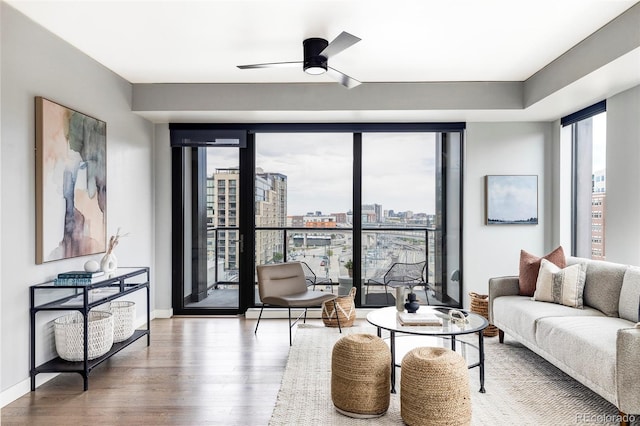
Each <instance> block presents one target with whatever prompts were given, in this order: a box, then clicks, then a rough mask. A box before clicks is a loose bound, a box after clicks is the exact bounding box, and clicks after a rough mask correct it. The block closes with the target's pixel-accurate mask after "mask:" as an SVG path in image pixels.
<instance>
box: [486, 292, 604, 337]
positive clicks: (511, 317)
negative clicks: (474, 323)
mask: <svg viewBox="0 0 640 426" xmlns="http://www.w3.org/2000/svg"><path fill="white" fill-rule="evenodd" d="M568 316H580V317H582V316H600V317H603V316H604V314H603V313H602V312H600V311H598V310H597V309H593V308H589V307H585V308H584V309H576V308H570V307H569V306H565V305H557V304H555V303H545V302H536V301H534V300H533V299H532V298H530V297H526V296H502V297H496V299H495V300H494V301H493V324H494V325H495V326H496V327H498V328H500V329H502V330H503V331H507V332H509V334H518V336H517V337H520V338H522V339H524V340H526V341H528V342H531V343H535V342H536V322H537V321H538V320H539V319H540V318H546V317H568Z"/></svg>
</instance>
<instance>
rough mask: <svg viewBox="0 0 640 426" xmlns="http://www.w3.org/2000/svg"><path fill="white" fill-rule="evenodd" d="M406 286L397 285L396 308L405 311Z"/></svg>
mask: <svg viewBox="0 0 640 426" xmlns="http://www.w3.org/2000/svg"><path fill="white" fill-rule="evenodd" d="M405 290H406V289H405V288H404V287H396V309H397V310H398V312H404V292H405Z"/></svg>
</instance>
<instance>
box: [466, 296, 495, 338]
mask: <svg viewBox="0 0 640 426" xmlns="http://www.w3.org/2000/svg"><path fill="white" fill-rule="evenodd" d="M469 296H470V297H471V312H474V313H476V314H478V315H482V316H483V317H485V318H486V319H487V320H488V319H489V295H488V294H478V293H475V292H471V293H469ZM497 334H498V327H496V326H495V325H493V324H489V327H487V328H485V329H484V335H485V336H487V337H493V336H496V335H497Z"/></svg>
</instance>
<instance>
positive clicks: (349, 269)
mask: <svg viewBox="0 0 640 426" xmlns="http://www.w3.org/2000/svg"><path fill="white" fill-rule="evenodd" d="M344 267H345V268H347V273H348V274H349V276H350V277H353V261H352V260H351V259H349V260H347V261H346V262H344Z"/></svg>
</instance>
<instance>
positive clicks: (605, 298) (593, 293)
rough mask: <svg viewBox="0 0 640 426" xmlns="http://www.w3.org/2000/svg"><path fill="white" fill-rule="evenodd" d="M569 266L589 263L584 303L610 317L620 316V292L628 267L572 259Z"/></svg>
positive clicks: (597, 261) (599, 261)
mask: <svg viewBox="0 0 640 426" xmlns="http://www.w3.org/2000/svg"><path fill="white" fill-rule="evenodd" d="M567 261H568V264H570V265H571V264H575V263H579V262H586V263H587V279H586V281H585V284H584V293H583V301H584V304H585V305H587V306H591V307H593V308H596V309H598V310H600V311H602V312H604V313H605V315H607V316H610V317H617V316H618V304H619V303H620V290H621V288H622V280H623V278H624V273H625V271H626V270H627V268H628V266H627V265H622V264H619V263H612V262H605V261H603V260H591V259H583V258H575V257H571V258H569V259H568V260H567Z"/></svg>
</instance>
